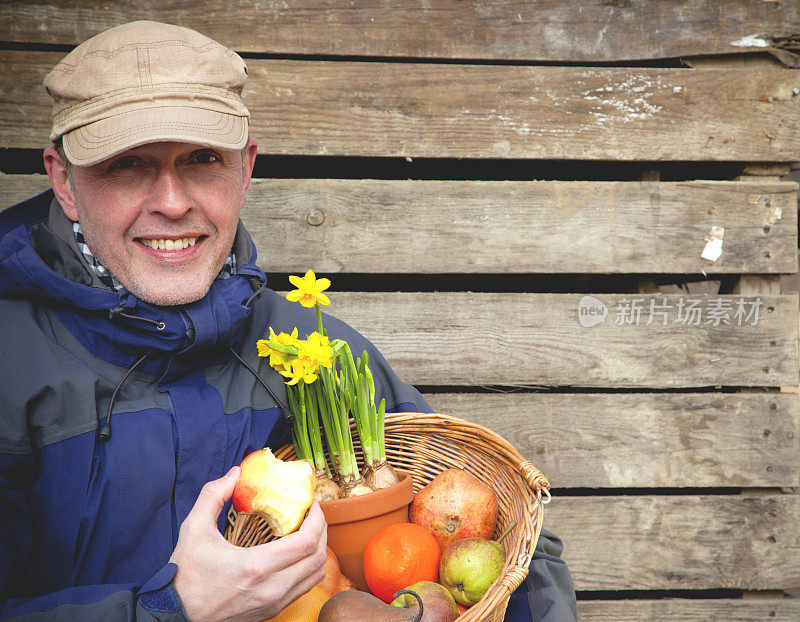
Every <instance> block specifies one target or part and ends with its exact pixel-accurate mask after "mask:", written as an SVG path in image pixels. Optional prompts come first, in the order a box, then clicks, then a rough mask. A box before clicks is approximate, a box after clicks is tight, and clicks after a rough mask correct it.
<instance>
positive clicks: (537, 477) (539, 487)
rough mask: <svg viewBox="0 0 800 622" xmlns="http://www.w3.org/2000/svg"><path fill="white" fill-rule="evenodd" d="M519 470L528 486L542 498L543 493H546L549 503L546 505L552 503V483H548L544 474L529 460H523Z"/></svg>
mask: <svg viewBox="0 0 800 622" xmlns="http://www.w3.org/2000/svg"><path fill="white" fill-rule="evenodd" d="M519 470H520V472H521V473H522V477H524V478H525V481H526V482H527V484H528V486H530V487H531V488H533V489H534V490H535V491H536V492H537V493H539V496H540V498H541V493H542V491H544V493H545V494H546V496H547V501H544V503H550V482H548V481H547V478H546V477H545V476H544V474H543V473H542V472H541V471H540V470H539V469H537V468H536V467H535V466H533V465H532V464H531V463H530V462H529V461H528V460H523V461H522V462H520V464H519Z"/></svg>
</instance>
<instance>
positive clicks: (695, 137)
mask: <svg viewBox="0 0 800 622" xmlns="http://www.w3.org/2000/svg"><path fill="white" fill-rule="evenodd" d="M125 4H126V3H116V4H114V5H107V6H101V5H100V4H99V3H76V2H71V1H67V0H41V1H27V2H14V1H12V2H5V3H4V4H2V5H0V42H2V43H1V44H0V66H2V67H3V69H4V71H2V72H0V82H2V86H1V87H0V149H3V151H0V171H2V173H3V174H2V176H0V203H1V204H2V205H3V206H6V205H10V204H13V203H14V202H15V201H17V200H19V199H21V198H24V197H26V196H29V195H31V194H33V193H34V192H36V191H39V190H42V189H45V188H47V182H46V179H44V178H43V177H42V175H41V169H40V165H39V164H38V163H36V157H37V156H36V155H35V152H36V150H40V149H41V148H42V147H43V146H45V145H46V143H47V134H48V127H49V113H50V104H49V101H48V99H47V97H46V96H45V94H44V92H43V91H42V89H41V87H40V85H41V80H42V78H43V76H44V75H45V73H46V72H47V71H48V69H49V67H50V66H52V65H53V64H54V63H55V62H56V61H57V60H58V58H60V56H62V55H63V53H64V52H66V51H68V50H69V49H70V48H71V47H72V46H74V45H75V44H76V43H78V42H80V41H81V40H83V39H85V38H87V37H89V36H91V35H93V34H95V33H97V32H99V31H101V30H103V29H105V28H107V27H110V26H113V25H116V24H119V23H123V22H125V21H128V20H132V19H143V18H147V19H159V20H162V21H169V22H173V23H178V24H181V25H185V26H189V27H192V28H196V29H198V30H200V31H202V32H204V33H206V34H208V35H209V36H212V37H214V38H216V39H218V40H220V41H222V42H224V43H225V44H227V45H229V46H231V47H232V48H234V49H236V50H237V51H238V52H240V53H242V54H243V56H244V57H245V58H246V59H247V63H248V66H249V68H250V75H251V82H250V84H249V86H248V87H247V89H246V91H245V98H246V100H247V103H248V105H249V107H250V109H251V111H252V113H253V121H254V122H253V129H252V131H253V135H254V136H256V137H257V138H258V139H259V141H260V146H259V152H260V154H261V155H260V156H259V164H258V165H257V172H258V173H259V175H260V178H258V179H256V181H255V183H254V184H253V188H252V192H251V196H250V198H249V200H248V203H247V206H246V208H245V211H244V214H243V218H244V220H245V222H246V224H247V225H248V227H249V229H250V230H251V232H252V233H253V235H254V237H255V238H256V241H257V243H258V246H259V248H260V249H261V258H262V259H261V262H262V266H263V267H264V269H265V270H266V271H267V272H268V273H270V274H274V275H277V277H276V279H275V280H274V281H273V284H274V286H275V287H277V288H280V287H282V286H285V285H282V283H281V280H282V279H283V278H284V277H285V275H286V274H287V273H297V272H300V271H304V270H306V269H307V268H308V267H314V268H315V269H316V270H317V271H318V272H320V273H324V274H326V275H328V276H330V277H331V278H332V279H333V282H334V287H333V289H334V290H338V291H335V292H334V293H333V294H332V296H331V297H332V298H333V300H334V304H333V307H332V308H331V312H332V313H334V314H336V315H338V316H340V317H341V318H342V319H345V320H347V321H348V322H350V323H352V324H353V325H354V326H355V327H356V328H358V329H359V330H361V331H362V332H364V333H365V334H367V335H368V336H369V337H371V338H372V339H373V340H374V341H375V343H376V344H377V345H378V346H379V347H380V348H381V349H382V351H383V352H384V354H385V355H386V356H387V358H388V359H389V361H390V362H391V363H392V364H393V365H394V366H395V368H396V369H397V370H398V372H399V373H400V374H401V375H403V376H404V377H405V378H406V379H407V380H408V381H410V382H412V383H415V384H417V385H418V386H420V387H421V389H422V390H423V391H424V392H425V394H426V396H427V397H428V399H429V401H430V402H431V404H432V405H433V406H434V407H435V408H437V409H438V410H440V411H441V412H446V413H450V414H454V415H457V416H461V417H464V418H467V419H470V420H473V421H478V422H481V423H484V424H485V425H488V426H489V427H491V428H493V429H495V430H497V431H498V432H499V433H501V434H502V435H503V436H505V437H506V438H508V439H509V440H511V441H512V442H513V443H514V444H515V445H516V446H517V447H518V448H519V449H520V450H521V451H522V452H523V454H525V455H526V456H527V457H528V458H529V459H530V460H531V461H532V462H533V463H534V464H536V465H537V466H538V467H539V468H540V469H541V470H542V471H543V472H544V473H545V474H546V475H547V476H548V477H549V479H550V481H551V482H552V484H553V486H554V499H553V501H552V503H551V504H550V505H549V506H548V507H547V509H546V512H545V525H546V526H547V527H548V528H550V529H552V530H553V531H555V532H556V533H558V534H559V535H560V536H561V537H563V539H564V540H565V544H566V549H565V553H564V557H565V558H566V559H567V561H568V562H569V564H570V567H571V569H572V572H573V575H574V578H575V582H576V587H577V590H578V596H579V611H580V615H581V619H583V620H597V621H599V620H653V619H659V620H678V619H680V620H761V619H776V620H797V619H798V618H800V599H799V598H798V596H799V595H800V526H799V525H800V522H798V520H797V519H798V516H800V497H799V496H798V488H799V487H800V449H799V448H798V414H799V413H800V405H799V404H798V382H799V380H798V315H799V314H798V297H797V291H798V287H797V275H798V226H797V207H798V184H797V182H796V179H797V177H796V176H793V175H789V173H790V169H792V168H796V167H798V166H800V140H799V139H800V71H798V67H800V56H798V52H800V49H799V48H800V3H799V2H798V1H797V0H791V1H785V0H784V1H781V2H777V1H766V0H765V1H761V2H752V1H748V0H729V1H728V2H725V3H724V4H721V3H720V4H717V3H712V2H682V3H681V2H673V1H672V0H651V1H650V2H631V1H629V0H604V1H596V0H574V1H567V2H562V1H560V0H559V1H556V0H542V1H540V2H535V3H534V2H526V3H520V2H510V1H506V0H496V1H494V2H491V1H488V0H487V1H483V2H480V1H478V2H456V1H455V0H431V1H429V2H415V1H411V0H408V1H405V2H393V3H385V2H374V1H368V0H346V1H345V0H319V1H318V2H315V3H304V4H303V6H302V7H299V6H298V7H294V6H292V4H293V3H285V2H277V1H271V0H265V1H263V2H260V3H257V4H255V5H254V4H253V3H245V2H230V1H228V2H222V1H220V0H203V1H202V2H199V3H198V2H185V1H178V0H161V1H159V2H153V1H152V0H142V1H140V2H138V3H136V4H135V6H131V7H127V6H125ZM276 171H277V173H278V174H276ZM715 237H721V238H722V254H721V255H720V256H719V258H718V259H716V260H712V259H707V258H704V257H703V256H702V254H703V252H704V250H705V249H706V247H707V245H708V244H709V241H710V240H713V239H714V238H715ZM712 244H713V242H712ZM284 283H285V281H284Z"/></svg>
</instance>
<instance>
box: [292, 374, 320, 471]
mask: <svg viewBox="0 0 800 622" xmlns="http://www.w3.org/2000/svg"><path fill="white" fill-rule="evenodd" d="M295 391H297V393H298V394H297V395H294V392H295ZM289 393H292V394H293V398H294V400H293V401H294V402H295V405H296V406H297V408H298V409H297V411H295V418H294V428H295V435H296V438H297V441H298V445H300V448H301V452H302V457H303V458H304V459H306V460H309V461H311V463H312V464H314V454H313V452H312V451H311V445H310V443H309V440H308V424H307V417H306V400H305V396H304V395H303V386H302V383H301V384H300V386H298V387H295V388H294V389H288V390H287V395H288V394H289ZM295 452H296V449H295Z"/></svg>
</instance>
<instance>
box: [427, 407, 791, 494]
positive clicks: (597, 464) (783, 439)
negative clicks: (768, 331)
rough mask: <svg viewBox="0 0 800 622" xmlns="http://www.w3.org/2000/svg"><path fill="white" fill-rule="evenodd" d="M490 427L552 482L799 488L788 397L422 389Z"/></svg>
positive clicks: (446, 410) (440, 409)
mask: <svg viewBox="0 0 800 622" xmlns="http://www.w3.org/2000/svg"><path fill="white" fill-rule="evenodd" d="M425 398H426V399H427V400H428V403H429V404H430V405H431V407H432V408H433V409H434V410H435V411H437V412H442V413H446V414H449V415H454V416H456V417H461V418H462V419H466V420H468V421H473V422H475V423H480V424H482V425H485V426H486V427H488V428H491V429H492V430H494V431H495V432H497V433H498V434H500V435H501V436H502V437H503V438H505V439H507V440H508V441H509V442H510V443H511V444H512V445H514V446H515V447H516V448H517V449H518V450H519V451H520V453H522V455H524V456H525V457H526V458H527V459H528V460H530V461H531V462H532V463H533V464H534V465H536V467H537V468H538V469H539V470H541V471H542V473H544V474H545V475H546V476H547V478H548V479H549V480H550V484H551V485H552V486H553V487H556V488H571V487H578V488H606V487H611V488H656V487H683V486H689V487H715V486H730V487H787V488H788V487H794V486H799V485H800V456H798V451H797V439H798V414H800V413H799V412H798V410H799V408H798V400H797V396H796V395H791V394H788V393H750V394H747V393H736V394H730V393H729V394H725V393H622V394H620V393H613V394H609V393H600V394H597V393H594V394H593V393H578V394H563V393H555V394H542V393H493V394H486V393H460V394H458V393H428V394H426V395H425Z"/></svg>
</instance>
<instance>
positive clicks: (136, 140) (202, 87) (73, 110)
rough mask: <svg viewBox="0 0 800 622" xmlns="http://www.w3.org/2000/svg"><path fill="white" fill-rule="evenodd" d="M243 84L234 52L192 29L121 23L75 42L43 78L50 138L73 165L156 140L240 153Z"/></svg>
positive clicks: (245, 118) (244, 122)
mask: <svg viewBox="0 0 800 622" xmlns="http://www.w3.org/2000/svg"><path fill="white" fill-rule="evenodd" d="M246 80H247V67H246V65H245V63H244V61H243V60H242V59H241V58H240V57H239V55H238V54H236V53H235V52H233V51H232V50H229V49H228V48H226V47H225V46H223V45H221V44H219V43H217V42H216V41H214V40H212V39H209V38H208V37H206V36H205V35H202V34H200V33H199V32H196V31H194V30H190V29H188V28H183V27H180V26H173V25H170V24H161V23H159V22H150V21H137V22H130V23H128V24H123V25H122V26H117V27H115V28H111V29H109V30H106V31H105V32H101V33H100V34H98V35H96V36H94V37H92V38H91V39H88V40H87V41H85V42H83V43H82V44H80V45H79V46H78V47H76V48H75V49H74V50H73V51H72V52H70V53H69V54H68V55H67V56H66V57H64V59H63V60H62V61H61V62H60V63H58V65H56V66H55V68H53V70H52V71H51V72H50V73H49V74H47V76H46V77H45V79H44V86H45V88H46V89H47V92H48V93H49V94H50V96H51V97H52V98H53V100H54V103H53V128H52V131H51V133H50V140H55V139H57V138H58V137H62V140H63V145H64V152H65V154H66V156H67V158H68V159H69V161H70V162H72V163H73V164H75V165H76V166H90V165H92V164H97V163H98V162H102V161H103V160H106V159H108V158H110V157H112V156H114V155H116V154H118V153H121V152H122V151H125V150H127V149H132V148H133V147H138V146H140V145H143V144H145V143H151V142H160V141H176V142H186V143H195V144H199V145H203V146H207V147H214V148H218V149H225V150H237V149H242V148H243V147H244V146H245V145H246V144H247V138H248V122H249V118H250V113H249V112H248V110H247V108H246V107H245V105H244V103H243V102H242V97H241V95H242V89H243V88H244V84H245V81H246Z"/></svg>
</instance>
